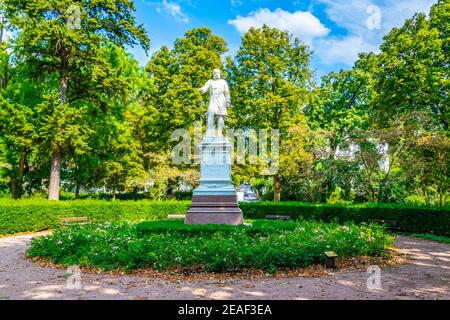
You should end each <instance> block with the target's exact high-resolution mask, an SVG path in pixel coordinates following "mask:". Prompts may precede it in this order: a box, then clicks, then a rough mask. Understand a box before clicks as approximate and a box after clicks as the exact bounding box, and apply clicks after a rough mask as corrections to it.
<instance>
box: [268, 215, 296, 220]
mask: <svg viewBox="0 0 450 320" xmlns="http://www.w3.org/2000/svg"><path fill="white" fill-rule="evenodd" d="M264 218H265V219H270V220H290V219H291V216H275V215H267V216H265V217H264Z"/></svg>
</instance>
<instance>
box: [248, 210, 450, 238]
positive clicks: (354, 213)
mask: <svg viewBox="0 0 450 320" xmlns="http://www.w3.org/2000/svg"><path fill="white" fill-rule="evenodd" d="M240 207H241V209H242V211H243V212H244V216H245V217H246V218H250V219H262V218H264V217H265V216H266V215H289V216H291V217H292V218H293V219H314V220H323V221H325V222H330V221H335V220H336V221H340V222H348V221H353V222H355V223H362V222H369V221H370V220H372V219H374V220H394V221H397V227H398V228H399V230H400V231H407V232H416V233H432V234H436V235H443V236H449V235H450V207H448V206H446V207H437V206H436V207H429V206H428V207H427V206H408V205H390V204H370V203H368V204H354V205H338V204H337V205H331V204H312V203H302V202H281V203H274V202H256V203H248V202H243V203H240Z"/></svg>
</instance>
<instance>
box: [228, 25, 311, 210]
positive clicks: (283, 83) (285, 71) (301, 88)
mask: <svg viewBox="0 0 450 320" xmlns="http://www.w3.org/2000/svg"><path fill="white" fill-rule="evenodd" d="M310 55H311V52H310V50H309V48H308V46H306V45H304V44H303V43H302V42H301V41H300V39H298V38H292V36H291V35H290V34H289V33H288V32H285V31H281V30H278V29H275V28H270V27H268V26H267V25H264V26H263V27H262V28H259V29H256V28H251V29H250V30H249V31H248V32H247V33H245V34H244V35H243V37H242V43H241V46H240V48H239V51H238V53H237V55H236V57H235V58H234V61H232V60H231V59H228V72H229V74H230V86H231V93H232V101H233V105H234V106H235V108H234V109H233V113H234V116H232V117H231V120H232V121H231V126H234V127H237V125H239V127H240V128H243V129H250V128H251V129H256V130H258V129H267V130H270V129H279V130H280V139H281V148H283V139H285V138H286V137H287V136H288V133H289V129H290V128H292V127H295V126H297V125H301V123H302V119H303V112H302V108H303V107H304V106H305V101H306V99H307V94H308V89H309V88H310V86H311V84H312V76H311V70H310V65H309V59H310ZM273 179H274V191H275V192H274V200H275V201H279V200H280V192H281V191H280V172H278V173H276V174H273Z"/></svg>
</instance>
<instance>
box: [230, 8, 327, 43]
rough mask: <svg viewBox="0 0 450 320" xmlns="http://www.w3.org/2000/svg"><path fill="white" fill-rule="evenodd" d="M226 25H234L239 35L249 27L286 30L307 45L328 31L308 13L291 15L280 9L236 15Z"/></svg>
mask: <svg viewBox="0 0 450 320" xmlns="http://www.w3.org/2000/svg"><path fill="white" fill-rule="evenodd" d="M228 23H229V24H231V25H234V26H235V27H236V29H237V30H238V31H239V32H241V33H244V32H246V31H248V30H249V29H250V28H251V27H255V28H260V27H262V26H263V25H264V24H267V25H268V26H270V27H272V28H278V29H281V30H287V31H289V32H290V33H292V34H293V35H295V36H297V37H299V38H300V39H301V40H302V41H304V42H305V43H307V44H311V42H312V40H313V39H314V38H316V37H323V36H326V35H327V34H328V33H329V31H330V30H329V29H328V28H326V27H325V26H324V25H323V24H322V23H321V22H320V20H319V19H317V18H316V17H315V16H314V15H312V14H311V13H310V12H305V11H296V12H292V13H291V12H288V11H284V10H282V9H276V10H275V11H270V10H269V9H266V8H264V9H259V10H258V11H255V12H252V13H250V14H249V15H248V16H246V17H243V16H240V15H238V16H237V17H236V19H234V20H229V21H228Z"/></svg>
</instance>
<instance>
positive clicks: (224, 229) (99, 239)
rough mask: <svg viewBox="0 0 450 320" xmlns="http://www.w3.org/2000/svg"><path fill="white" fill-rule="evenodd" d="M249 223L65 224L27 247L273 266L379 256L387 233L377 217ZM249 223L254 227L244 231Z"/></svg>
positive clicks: (94, 255)
mask: <svg viewBox="0 0 450 320" xmlns="http://www.w3.org/2000/svg"><path fill="white" fill-rule="evenodd" d="M254 223H255V224H254V226H252V227H247V226H239V227H233V226H217V225H209V226H185V225H184V224H183V222H182V221H158V222H145V223H142V224H137V225H132V224H128V223H104V224H96V225H87V226H72V227H67V228H62V229H58V230H55V231H54V232H53V233H52V235H49V236H44V237H38V238H34V239H33V240H32V244H31V247H30V249H29V250H28V255H29V256H31V257H44V258H48V259H51V260H52V261H53V262H55V263H59V264H62V265H72V264H77V265H80V266H90V267H101V268H103V269H124V270H127V271H130V270H133V269H137V268H144V267H151V268H154V269H158V270H164V269H173V268H180V267H181V268H183V269H185V270H190V271H203V270H207V271H215V272H220V271H240V270H243V269H249V268H258V269H264V270H269V271H274V270H276V269H279V268H297V267H304V266H307V265H310V264H314V263H319V262H322V261H323V260H324V258H325V257H324V251H327V250H333V251H335V252H336V253H338V254H339V255H340V256H343V257H345V256H380V255H382V254H383V252H384V249H386V248H387V247H388V246H390V245H391V244H392V238H391V237H390V236H388V235H386V234H385V232H384V228H383V227H382V226H378V225H359V226H358V225H355V224H348V225H344V226H342V225H339V224H337V223H330V224H325V223H320V222H307V221H297V222H283V221H267V220H260V221H255V222H254ZM251 230H254V231H251Z"/></svg>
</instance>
